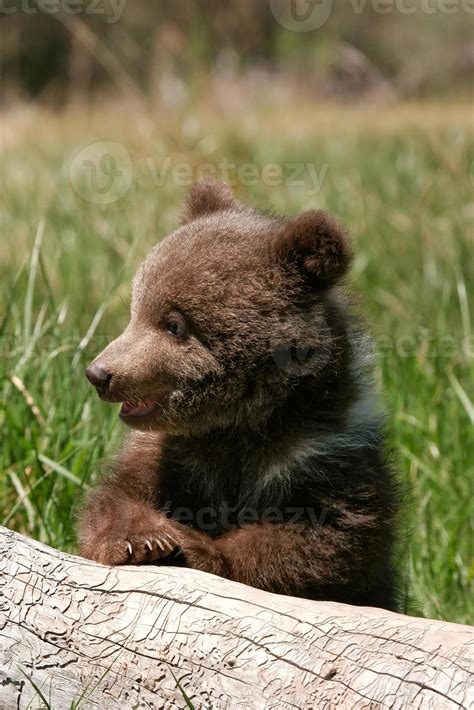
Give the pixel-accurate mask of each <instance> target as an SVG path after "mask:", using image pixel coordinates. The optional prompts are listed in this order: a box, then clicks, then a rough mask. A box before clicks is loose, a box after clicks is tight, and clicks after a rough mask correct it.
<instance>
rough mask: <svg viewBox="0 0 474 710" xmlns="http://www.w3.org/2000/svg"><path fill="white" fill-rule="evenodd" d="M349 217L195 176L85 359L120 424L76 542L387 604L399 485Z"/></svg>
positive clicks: (101, 558)
mask: <svg viewBox="0 0 474 710" xmlns="http://www.w3.org/2000/svg"><path fill="white" fill-rule="evenodd" d="M349 262H350V250H349V245H348V241H347V237H346V235H345V233H344V232H343V230H342V229H341V228H340V227H339V226H338V225H337V224H336V222H335V221H334V220H333V219H332V218H331V217H329V216H328V215H327V214H325V213H324V212H321V211H311V212H305V213H303V214H301V215H299V216H297V217H294V218H293V219H283V218H279V217H274V216H268V215H265V214H262V213H260V212H258V211H257V210H255V209H253V208H250V207H247V206H245V205H243V204H241V203H239V202H237V201H236V200H235V199H234V197H233V196H232V194H231V192H230V190H229V188H228V187H227V186H226V185H224V184H221V183H217V182H214V181H210V180H205V181H202V182H199V183H197V184H196V185H195V186H194V187H193V188H192V189H191V191H190V194H189V196H188V200H187V205H186V208H185V212H184V217H183V221H182V226H181V227H179V229H177V230H176V231H175V232H173V234H171V235H170V236H168V237H167V238H166V239H165V240H164V241H163V242H162V243H160V244H158V245H157V246H156V247H154V249H153V250H152V251H151V253H150V255H149V256H148V258H147V259H146V261H145V262H144V264H143V265H142V266H141V267H140V269H139V271H138V273H137V275H136V277H135V280H134V284H133V300H132V308H131V320H130V323H129V325H128V327H127V328H126V330H125V331H124V333H122V335H120V337H119V338H117V340H115V341H114V342H112V343H111V344H110V345H109V346H108V347H107V348H106V349H105V350H104V352H102V353H101V354H100V355H99V356H98V357H97V359H96V360H95V361H94V362H93V363H92V365H91V366H90V367H89V369H88V370H87V376H88V378H89V380H90V381H91V383H92V384H93V385H94V386H95V387H96V388H97V391H98V393H99V395H100V397H101V398H102V399H103V400H106V401H107V402H121V403H122V408H121V410H120V417H121V419H122V420H123V421H124V422H125V423H127V424H128V425H129V426H130V427H131V428H132V429H133V430H134V431H132V432H130V434H129V436H128V437H127V439H126V441H125V444H124V446H123V450H122V452H121V453H120V454H119V456H118V457H117V459H116V461H115V462H114V463H113V464H112V467H111V471H110V472H109V473H108V474H107V475H106V476H105V477H104V478H103V479H102V481H101V482H100V483H99V485H98V487H97V489H96V490H94V491H93V492H92V494H91V495H90V496H89V498H88V500H87V501H86V503H85V506H84V508H83V511H82V513H81V516H80V524H79V541H80V552H81V554H82V555H83V556H85V557H88V558H90V559H93V560H97V561H98V562H102V563H104V564H108V565H121V564H130V563H133V564H149V563H155V564H158V563H161V564H165V563H166V564H176V565H178V564H181V565H185V566H187V567H192V568H194V569H199V570H204V571H206V572H212V573H213V574H217V575H221V576H222V577H227V578H229V579H232V580H235V581H238V582H243V583H245V584H249V585H252V586H255V587H259V588H261V589H265V590H268V591H271V592H276V593H280V594H289V595H294V596H300V597H307V598H311V599H322V600H333V601H341V602H347V603H350V604H360V605H371V606H381V607H385V608H387V609H394V608H396V594H395V577H394V568H393V530H394V523H395V514H396V507H397V504H396V498H397V496H396V484H395V480H394V476H393V474H392V472H391V470H390V467H389V465H388V463H387V460H386V456H385V442H384V425H383V417H382V415H381V413H380V411H379V410H378V406H377V397H376V396H375V394H374V387H373V383H372V377H371V372H370V370H371V363H370V359H371V356H370V343H368V340H367V338H366V336H365V335H364V331H363V328H362V327H361V323H360V320H359V319H358V318H357V316H356V314H355V313H354V312H353V308H352V306H351V303H350V300H349V299H348V297H347V296H346V295H345V293H344V290H343V289H342V287H341V285H340V280H341V279H342V277H343V276H344V274H345V273H346V271H347V269H348V267H349Z"/></svg>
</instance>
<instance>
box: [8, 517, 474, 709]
mask: <svg viewBox="0 0 474 710" xmlns="http://www.w3.org/2000/svg"><path fill="white" fill-rule="evenodd" d="M0 568H1V574H0V587H1V590H0V591H1V595H2V596H1V598H0V707H1V708H5V710H10V709H11V710H13V709H14V708H15V709H20V710H22V709H23V708H27V707H32V708H38V707H48V706H50V707H51V708H52V710H62V709H64V710H70V708H71V703H73V702H74V701H76V702H79V707H80V708H87V709H89V708H100V710H103V709H104V708H120V710H124V709H125V710H126V709H127V708H173V710H174V709H175V708H186V707H189V706H190V703H189V702H188V701H187V700H186V696H187V698H188V699H189V700H190V701H191V702H192V703H193V704H194V706H195V707H196V708H213V709H214V710H221V709H222V710H223V709H224V708H231V709H232V708H239V710H247V709H248V710H259V709H260V708H278V709H280V708H304V709H305V710H307V709H310V708H315V709H316V708H318V709H319V708H328V709H329V708H331V709H332V708H336V707H342V708H350V709H352V708H392V709H395V708H436V710H442V709H443V708H449V709H451V708H469V707H471V708H472V707H473V703H474V690H473V688H474V684H473V674H472V668H473V659H474V628H471V627H468V626H461V625H457V624H448V623H442V622H439V621H431V620H427V619H418V618H412V617H408V616H402V615H399V614H392V613H390V612H386V611H383V610H380V609H372V608H359V607H351V606H346V605H343V604H334V603H331V602H313V601H308V600H303V599H296V598H292V597H283V596H278V595H274V594H269V593H267V592H262V591H259V590H257V589H252V588H250V587H247V586H245V585H242V584H237V583H234V582H229V581H228V580H225V579H221V578H219V577H214V576H212V575H209V574H205V573H203V572H197V571H195V570H189V569H182V568H178V567H152V566H147V567H132V566H130V567H116V568H109V567H104V566H102V565H98V564H94V563H93V562H89V561H87V560H83V559H81V558H79V557H74V556H71V555H66V554H63V553H61V552H58V551H56V550H53V549H51V548H49V547H46V546H45V545H43V544H41V543H38V542H35V541H33V540H29V539H27V538H25V537H22V536H21V535H18V534H16V533H13V532H11V531H9V530H5V529H4V528H0ZM41 696H43V699H41ZM29 703H31V704H30V705H29Z"/></svg>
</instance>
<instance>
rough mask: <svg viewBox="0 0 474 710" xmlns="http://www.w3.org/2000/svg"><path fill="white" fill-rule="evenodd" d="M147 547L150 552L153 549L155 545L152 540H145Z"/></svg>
mask: <svg viewBox="0 0 474 710" xmlns="http://www.w3.org/2000/svg"><path fill="white" fill-rule="evenodd" d="M145 547H148V549H149V550H150V552H152V551H153V546H152V544H151V542H150V541H149V540H145Z"/></svg>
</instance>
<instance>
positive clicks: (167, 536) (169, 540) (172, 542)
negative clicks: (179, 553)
mask: <svg viewBox="0 0 474 710" xmlns="http://www.w3.org/2000/svg"><path fill="white" fill-rule="evenodd" d="M164 537H165V539H166V540H167V541H168V542H169V543H170V544H171V545H172V546H173V547H172V548H171V549H172V550H174V548H175V547H177V544H176V540H173V538H172V537H171V535H168V533H164Z"/></svg>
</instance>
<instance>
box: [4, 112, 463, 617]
mask: <svg viewBox="0 0 474 710" xmlns="http://www.w3.org/2000/svg"><path fill="white" fill-rule="evenodd" d="M293 109H294V107H293ZM292 116H294V120H293V119H292V118H291V120H290V115H289V113H288V112H284V111H283V112H272V111H270V110H267V109H265V108H264V107H262V108H260V109H255V110H254V111H253V113H250V114H249V113H247V112H243V113H242V116H237V117H224V118H222V117H219V116H217V115H213V114H212V112H210V111H206V110H199V112H198V114H197V115H196V116H189V115H185V116H184V115H183V116H180V115H175V116H171V117H167V118H166V117H165V118H163V117H159V116H158V115H156V116H153V115H149V114H142V113H140V112H138V113H136V114H134V112H133V109H132V108H128V107H112V108H111V109H110V110H108V111H105V110H104V112H103V113H100V112H97V113H96V114H95V115H93V116H86V114H81V113H78V112H77V111H76V112H75V113H73V112H72V111H71V112H70V113H68V114H65V115H63V116H54V115H49V114H47V113H43V112H40V111H39V110H32V109H26V108H25V109H21V110H17V111H16V112H15V113H14V114H11V115H7V116H6V117H5V125H4V137H5V140H4V151H3V161H4V162H3V166H2V178H3V180H2V197H3V200H4V203H5V204H4V209H3V211H2V212H1V215H2V216H1V217H0V219H1V223H2V224H1V234H2V236H1V242H0V329H1V330H0V335H1V348H2V356H1V359H0V390H1V394H2V396H1V404H0V471H1V473H2V476H1V479H0V481H1V482H0V522H1V523H3V524H4V525H7V526H9V527H11V528H13V529H15V530H18V531H20V532H22V533H25V534H27V535H31V536H32V537H35V538H37V539H40V540H42V541H44V542H46V543H48V544H50V545H53V546H55V547H58V548H61V549H64V550H69V551H73V550H74V511H75V507H76V504H77V502H78V499H79V498H80V496H81V494H82V491H83V490H84V489H85V488H87V486H89V484H90V483H91V481H93V480H94V477H95V475H96V472H97V470H98V468H99V466H100V462H101V461H102V460H103V458H104V457H105V456H106V455H107V453H108V452H109V451H111V450H112V449H113V448H114V446H115V445H116V443H117V441H118V440H119V437H120V434H121V428H120V425H119V423H118V422H117V416H116V410H115V408H114V407H111V406H107V405H105V404H102V403H100V402H99V401H97V399H96V397H95V395H94V392H93V391H92V389H91V388H90V387H89V386H88V385H87V383H86V380H85V378H84V374H83V373H84V369H85V366H86V364H87V363H88V361H89V360H90V359H91V358H92V357H93V355H94V354H95V353H97V352H98V351H99V350H100V349H101V348H102V347H103V344H104V342H105V341H106V340H107V338H108V337H113V336H114V335H116V334H118V333H119V332H120V330H121V328H123V326H124V325H125V323H126V322H127V316H128V302H129V280H130V277H131V275H132V274H133V272H134V270H135V268H136V266H137V264H138V262H139V260H140V259H141V257H142V256H143V255H144V254H145V253H146V251H147V250H148V249H149V248H150V246H151V245H152V244H154V243H155V242H156V241H157V240H158V239H160V238H161V237H162V236H164V235H165V234H166V233H167V232H169V231H170V230H171V229H172V228H173V227H174V226H175V225H176V222H177V220H178V216H179V210H180V204H181V201H182V197H183V188H182V187H180V186H177V185H175V184H174V183H173V180H171V179H168V180H166V181H165V183H164V184H163V185H162V186H157V185H156V184H154V182H153V179H152V177H151V175H150V173H149V169H148V163H147V162H146V159H147V158H151V159H152V160H153V161H154V164H155V166H157V167H158V168H159V167H160V164H161V161H162V160H163V159H164V158H166V156H168V155H172V156H174V157H173V159H174V160H175V161H180V160H183V161H188V162H189V163H190V164H191V165H192V166H193V167H194V168H196V167H197V166H199V165H200V164H202V163H203V162H205V163H218V162H219V161H220V160H221V159H222V157H223V156H226V157H227V158H228V160H229V161H231V162H232V161H234V162H236V163H239V164H241V163H249V162H250V163H254V164H255V165H257V166H258V168H259V169H260V168H262V167H263V166H264V165H265V164H267V163H270V162H276V163H279V164H281V165H285V164H286V163H297V162H298V161H301V162H303V163H314V164H315V165H316V167H317V169H318V171H319V169H320V168H321V166H327V172H326V178H325V180H324V182H323V187H322V190H321V191H320V193H319V194H318V195H316V196H313V197H308V194H307V192H306V191H305V189H303V188H301V187H293V188H291V189H288V188H287V186H286V185H285V184H281V185H278V186H274V187H270V186H268V185H264V184H262V182H261V181H259V180H257V181H256V184H254V185H251V186H250V185H249V186H242V185H240V186H238V187H237V193H238V195H239V196H241V197H242V198H245V199H247V200H250V201H254V202H255V203H257V204H259V205H268V206H272V207H273V208H275V209H277V210H281V211H284V212H287V213H294V212H297V211H299V210H302V209H306V208H311V207H315V206H316V207H323V208H327V209H329V210H331V211H332V212H334V213H335V214H336V215H337V216H338V217H339V219H341V220H342V221H343V222H345V223H346V224H347V225H348V226H349V228H350V231H351V232H352V234H353V236H354V241H355V244H356V254H357V259H356V262H355V268H354V276H353V278H354V282H355V283H356V286H357V288H358V289H359V291H360V292H361V293H362V294H363V303H364V308H365V310H366V312H367V314H368V316H369V319H370V321H371V323H372V328H373V332H374V335H375V337H376V340H377V343H378V346H379V352H380V355H379V368H378V371H379V378H380V381H381V384H382V387H383V390H384V392H385V396H386V402H387V406H388V409H389V412H390V413H391V421H392V425H391V429H392V438H393V442H394V445H395V447H396V448H397V450H398V455H399V461H400V469H401V475H402V477H403V478H404V479H406V480H407V481H408V482H409V484H410V486H411V488H412V496H411V497H412V503H411V505H409V506H408V509H407V511H406V514H405V515H404V517H403V522H402V525H403V528H404V532H405V533H406V544H407V547H408V553H409V554H408V562H407V563H406V564H405V563H403V564H404V567H405V569H406V571H405V576H406V582H407V588H408V589H409V591H410V595H411V596H413V597H414V598H415V599H416V604H417V606H416V610H417V611H418V612H419V613H422V614H424V615H427V616H432V617H436V618H442V619H448V620H451V621H460V622H474V594H473V588H472V583H473V578H474V563H473V560H472V539H473V536H472V517H473V512H472V510H473V506H472V497H473V487H474V486H473V481H474V465H473V462H474V445H473V439H474V437H473V417H474V413H473V407H474V405H473V389H472V382H473V375H474V364H473V363H474V340H473V337H472V333H473V330H472V328H473V321H472V313H471V307H472V303H470V296H471V295H472V293H473V259H472V246H473V225H474V185H473V183H472V182H471V178H470V175H473V174H474V172H473V171H472V170H471V165H472V161H473V160H474V136H473V131H472V123H471V122H470V113H469V111H466V110H465V109H463V108H462V107H457V108H456V107H454V108H453V107H439V109H437V108H436V107H434V108H433V107H428V108H426V109H422V108H416V107H405V108H399V109H397V108H390V109H386V110H385V111H379V112H375V111H373V110H370V111H369V112H368V113H367V114H365V113H364V112H363V110H361V109H348V108H343V109H339V110H337V109H334V108H329V107H328V108H326V109H324V108H322V109H318V110H316V109H312V108H309V107H301V111H294V113H293V114H292ZM97 139H103V140H114V141H119V142H120V143H122V144H123V145H124V146H125V147H126V148H127V150H128V151H129V153H130V155H131V158H132V162H133V166H134V175H133V182H132V185H131V188H130V190H129V192H128V193H127V194H126V195H125V196H124V197H122V198H121V199H119V200H118V201H116V202H114V203H112V204H109V205H104V206H100V205H97V204H94V202H90V201H87V200H86V199H83V198H82V197H80V196H79V195H78V194H77V193H76V191H75V190H74V189H73V187H72V186H71V182H70V178H69V164H70V160H71V156H72V155H74V152H75V151H76V150H77V148H78V147H80V146H82V145H84V144H87V143H92V142H94V140H97ZM306 177H308V176H306ZM92 196H93V195H92ZM91 323H93V324H94V327H93V328H91Z"/></svg>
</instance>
